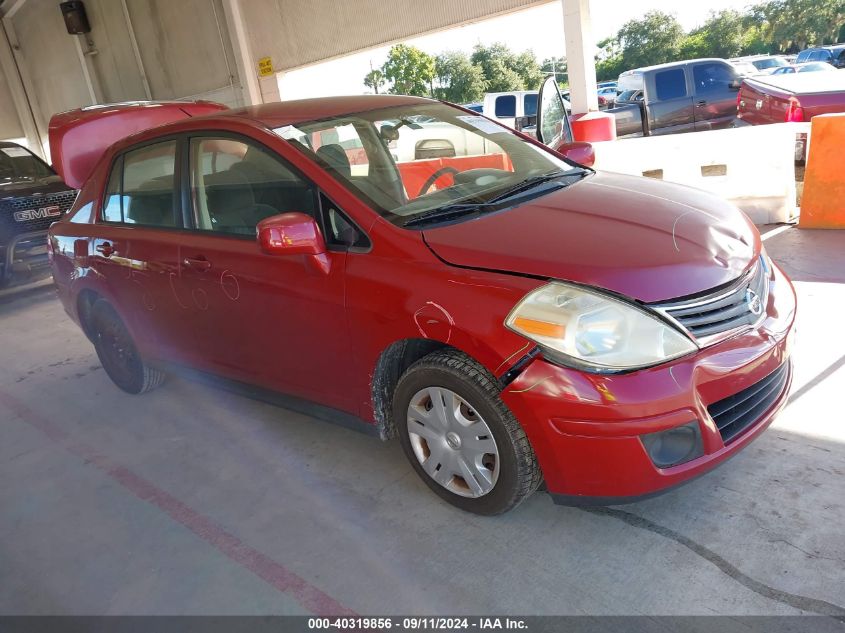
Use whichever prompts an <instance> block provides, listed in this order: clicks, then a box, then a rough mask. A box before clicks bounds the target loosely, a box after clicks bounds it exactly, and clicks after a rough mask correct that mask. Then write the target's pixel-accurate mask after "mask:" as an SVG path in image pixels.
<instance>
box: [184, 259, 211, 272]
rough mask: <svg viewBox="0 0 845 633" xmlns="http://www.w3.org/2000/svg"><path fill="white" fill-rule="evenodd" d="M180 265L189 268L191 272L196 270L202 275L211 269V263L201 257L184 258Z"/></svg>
mask: <svg viewBox="0 0 845 633" xmlns="http://www.w3.org/2000/svg"><path fill="white" fill-rule="evenodd" d="M182 263H183V264H184V265H185V267H186V268H190V269H191V270H196V271H198V272H201V273H204V272H205V271H206V270H208V269H210V268H211V262H210V261H208V260H207V259H206V258H205V257H202V256H200V257H186V258H185V259H183V260H182Z"/></svg>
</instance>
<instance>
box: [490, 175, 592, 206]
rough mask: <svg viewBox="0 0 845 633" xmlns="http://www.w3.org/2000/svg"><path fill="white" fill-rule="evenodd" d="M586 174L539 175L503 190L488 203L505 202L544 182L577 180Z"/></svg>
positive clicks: (563, 184) (562, 184)
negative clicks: (564, 179)
mask: <svg viewBox="0 0 845 633" xmlns="http://www.w3.org/2000/svg"><path fill="white" fill-rule="evenodd" d="M586 173H588V172H586V171H578V172H575V173H570V172H561V171H555V172H552V173H550V174H541V175H539V176H532V177H531V178H528V179H526V180H523V181H522V182H519V183H517V184H515V185H514V186H513V187H510V188H509V189H505V190H504V191H503V192H501V193H500V194H498V195H497V196H496V197H495V198H493V199H492V200H490V201H489V202H501V201H502V200H507V199H508V198H510V197H512V196H515V195H516V194H518V193H522V192H523V191H529V190H531V189H533V188H534V187H536V186H537V185H542V184H543V183H545V182H551V181H553V180H558V179H559V178H566V177H572V176H577V178H578V180H580V179H581V178H583V177H584V175H585V174H586ZM559 184H560V186H561V187H563V186H565V185H566V184H568V183H562V182H561V183H559Z"/></svg>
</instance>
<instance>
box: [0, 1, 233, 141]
mask: <svg viewBox="0 0 845 633" xmlns="http://www.w3.org/2000/svg"><path fill="white" fill-rule="evenodd" d="M5 4H6V5H8V4H9V3H8V2H7V3H5ZM3 8H4V9H5V8H6V7H3ZM85 8H86V11H87V14H88V18H89V21H90V23H91V29H92V30H91V33H90V34H89V35H88V36H75V35H69V34H68V33H67V30H66V29H65V25H64V20H63V19H62V14H61V11H60V9H59V6H58V0H24V1H23V2H22V3H18V4H17V6H16V10H15V11H14V13H13V14H12V15H11V17H4V20H3V21H4V24H5V26H6V29H7V32H8V33H9V35H10V39H11V44H12V48H13V49H14V58H15V61H16V62H17V65H18V68H19V69H20V74H21V77H22V79H23V82H24V85H25V87H26V92H27V96H28V97H29V100H30V105H31V106H32V109H33V112H34V115H35V116H34V118H35V122H36V125H37V128H38V134H39V135H40V137H41V138H42V140H43V141H46V136H47V124H48V122H49V119H50V117H51V116H52V115H53V114H55V113H57V112H62V111H65V110H70V109H73V108H78V107H82V106H86V105H90V104H91V103H93V102H100V103H108V102H118V101H131V100H137V99H146V98H148V97H149V98H152V99H186V98H192V99H211V100H214V101H220V102H222V103H225V104H226V105H229V106H239V105H242V103H243V99H242V94H241V90H240V85H239V79H238V77H237V71H236V69H235V64H234V56H233V53H232V45H231V42H230V41H229V34H228V30H227V27H226V23H225V16H224V14H223V9H222V4H221V0H126V11H125V12H124V9H123V0H86V1H85ZM127 16H128V20H127ZM130 29H131V30H132V33H130ZM132 34H134V38H135V41H136V42H137V54H136V50H135V48H134V47H133V42H132V37H131V35H132ZM89 50H91V51H93V52H94V54H91V55H87V56H83V55H82V53H83V52H84V51H89ZM86 58H87V61H83V60H84V59H86ZM85 70H87V71H88V76H89V77H91V78H92V82H91V83H92V85H93V93H94V94H93V96H92V88H91V87H89V83H88V82H87V80H86V73H85ZM145 78H146V84H147V85H145V83H144V79H145ZM148 93H149V94H148ZM8 102H9V97H8V91H5V90H4V91H3V94H2V95H0V117H2V119H0V120H2V124H1V125H4V126H11V127H14V126H13V125H12V123H11V122H13V121H14V120H15V119H16V118H17V117H12V116H7V114H6V111H7V110H8V109H9V108H10V107H11V108H12V110H11V112H12V113H14V107H13V104H10V103H8ZM0 129H3V128H0ZM11 135H14V136H22V135H23V134H22V133H21V131H20V130H19V129H16V128H15V129H10V130H9V131H8V132H4V134H3V135H0V136H11Z"/></svg>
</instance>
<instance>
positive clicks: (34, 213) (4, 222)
mask: <svg viewBox="0 0 845 633" xmlns="http://www.w3.org/2000/svg"><path fill="white" fill-rule="evenodd" d="M75 199H76V190H74V189H72V188H71V187H68V186H67V185H66V184H65V183H64V182H62V179H61V178H59V177H58V176H57V175H56V172H54V171H53V170H52V168H51V167H50V166H49V165H47V163H45V162H44V161H42V160H41V159H40V158H38V157H37V156H36V155H35V154H33V153H32V152H30V151H29V150H28V149H26V148H25V147H21V146H20V145H16V144H15V143H9V142H0V287H3V286H6V285H8V284H9V283H11V282H12V281H14V282H15V283H22V282H25V281H29V280H31V279H32V278H33V277H34V276H35V275H37V273H38V272H39V271H45V272H46V271H47V269H48V268H49V265H50V263H49V261H48V257H47V229H48V228H50V225H51V224H52V223H53V222H55V221H56V220H58V219H60V218H61V217H62V216H63V215H64V213H65V212H66V211H67V210H68V209H69V208H70V205H71V204H73V201H74V200H75Z"/></svg>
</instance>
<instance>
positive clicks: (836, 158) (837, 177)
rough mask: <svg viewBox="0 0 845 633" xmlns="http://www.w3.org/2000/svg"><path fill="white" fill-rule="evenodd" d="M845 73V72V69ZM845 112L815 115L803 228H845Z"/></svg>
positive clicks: (808, 157)
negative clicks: (844, 150) (844, 156)
mask: <svg viewBox="0 0 845 633" xmlns="http://www.w3.org/2000/svg"><path fill="white" fill-rule="evenodd" d="M843 72H845V71H843ZM843 147H845V113H836V114H820V115H818V116H814V117H813V118H812V127H811V130H810V154H809V156H807V167H806V169H805V170H804V195H803V196H802V199H801V217H800V218H799V220H798V226H799V227H800V228H802V229H845V159H843V149H842V148H843Z"/></svg>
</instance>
